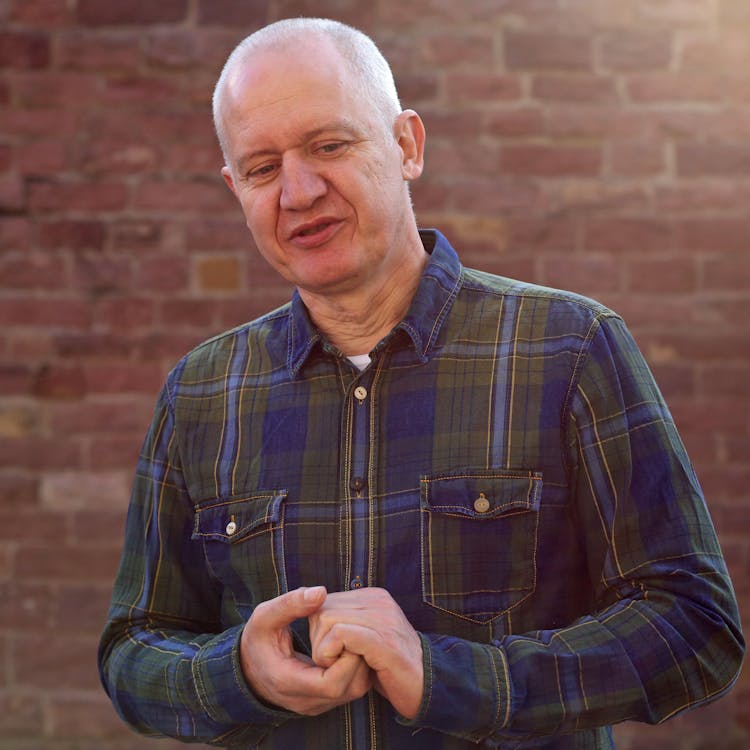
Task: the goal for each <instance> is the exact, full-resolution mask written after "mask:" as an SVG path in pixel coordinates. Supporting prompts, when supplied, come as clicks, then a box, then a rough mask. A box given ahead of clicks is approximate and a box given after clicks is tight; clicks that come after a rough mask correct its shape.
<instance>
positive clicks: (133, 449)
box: [86, 390, 156, 469]
mask: <svg viewBox="0 0 750 750" xmlns="http://www.w3.org/2000/svg"><path fill="white" fill-rule="evenodd" d="M155 394H156V390H155V391H154V396H155ZM146 426H147V425H145V424H144V425H143V429H142V430H141V432H139V433H137V434H136V433H133V435H101V436H98V437H97V439H96V440H93V441H91V443H90V444H89V446H88V452H87V454H86V457H87V463H88V464H89V465H91V466H96V467H98V468H100V469H128V468H130V469H132V467H134V466H135V464H136V461H137V459H138V454H139V452H140V446H141V443H142V442H143V435H144V434H145V431H146Z"/></svg>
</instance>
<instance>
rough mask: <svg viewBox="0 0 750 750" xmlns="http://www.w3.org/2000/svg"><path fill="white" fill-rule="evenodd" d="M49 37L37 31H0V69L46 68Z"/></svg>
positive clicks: (47, 64)
mask: <svg viewBox="0 0 750 750" xmlns="http://www.w3.org/2000/svg"><path fill="white" fill-rule="evenodd" d="M49 61H50V44H49V36H48V35H47V34H44V33H41V32H38V31H0V68H46V67H48V66H49Z"/></svg>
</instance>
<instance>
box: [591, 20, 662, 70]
mask: <svg viewBox="0 0 750 750" xmlns="http://www.w3.org/2000/svg"><path fill="white" fill-rule="evenodd" d="M672 44H673V39H672V35H671V34H669V33H665V32H663V31H655V32H644V31H622V30H620V31H618V32H617V33H616V34H610V35H607V36H605V37H604V38H603V39H602V40H601V43H600V47H599V62H600V64H601V65H602V66H603V67H605V68H607V69H609V70H617V71H631V70H653V69H659V68H668V67H669V64H670V62H671V59H672Z"/></svg>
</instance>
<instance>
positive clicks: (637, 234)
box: [584, 217, 675, 253]
mask: <svg viewBox="0 0 750 750" xmlns="http://www.w3.org/2000/svg"><path fill="white" fill-rule="evenodd" d="M674 234H675V230H674V227H673V225H672V223H671V222H670V221H669V220H668V219H650V218H625V217H623V218H621V217H611V218H601V219H596V218H594V219H591V220H589V221H588V222H587V224H586V227H585V233H584V247H585V248H586V249H590V250H606V251H616V252H627V253H634V252H639V253H643V252H664V251H668V250H671V249H672V248H673V246H674Z"/></svg>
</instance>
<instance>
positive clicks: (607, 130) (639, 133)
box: [545, 104, 653, 140]
mask: <svg viewBox="0 0 750 750" xmlns="http://www.w3.org/2000/svg"><path fill="white" fill-rule="evenodd" d="M546 115H547V118H546V128H545V132H546V133H547V134H548V135H549V136H550V137H552V138H555V139H559V138H582V139H584V138H585V139H591V138H596V139H599V138H607V139H609V138H627V139H631V140H632V139H635V138H647V137H649V138H650V137H652V134H653V126H652V125H651V123H650V121H649V119H648V118H647V117H645V116H644V114H643V113H642V112H634V111H628V110H623V109H622V108H621V107H616V106H613V105H604V104H599V105H598V106H596V107H591V106H588V105H585V104H584V105H575V104H567V105H563V104H561V105H559V106H548V107H547V109H546Z"/></svg>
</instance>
